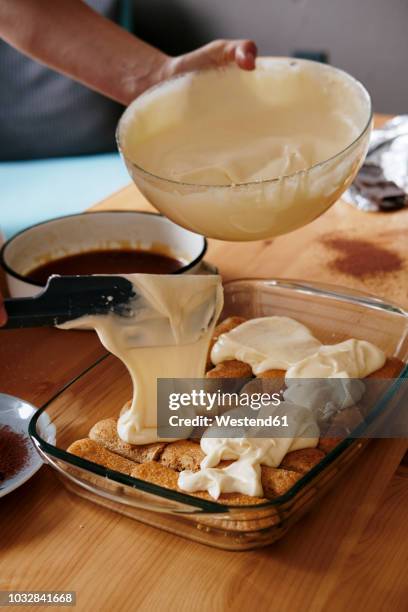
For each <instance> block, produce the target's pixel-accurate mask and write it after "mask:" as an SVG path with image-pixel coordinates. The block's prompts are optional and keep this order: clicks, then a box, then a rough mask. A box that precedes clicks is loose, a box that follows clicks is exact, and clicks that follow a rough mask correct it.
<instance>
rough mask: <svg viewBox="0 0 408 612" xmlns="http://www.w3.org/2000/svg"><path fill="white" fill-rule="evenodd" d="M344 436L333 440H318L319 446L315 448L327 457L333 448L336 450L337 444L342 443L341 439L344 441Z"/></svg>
mask: <svg viewBox="0 0 408 612" xmlns="http://www.w3.org/2000/svg"><path fill="white" fill-rule="evenodd" d="M344 437H345V436H344V435H343V436H340V435H339V437H337V438H335V437H333V438H320V440H319V444H318V445H317V448H318V449H319V450H321V451H322V452H323V453H325V455H327V454H328V453H330V451H332V450H333V448H336V446H337V445H338V444H340V442H341V441H342V439H344Z"/></svg>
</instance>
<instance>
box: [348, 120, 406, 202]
mask: <svg viewBox="0 0 408 612" xmlns="http://www.w3.org/2000/svg"><path fill="white" fill-rule="evenodd" d="M367 163H368V164H375V165H376V166H377V167H378V168H380V169H381V170H382V174H383V176H384V179H385V180H386V181H391V182H392V183H395V185H396V186H397V187H399V188H400V189H402V190H403V191H404V192H405V194H408V115H400V116H398V117H394V118H393V119H391V120H390V121H388V122H387V123H385V124H384V125H383V126H382V127H381V129H378V130H373V132H372V134H371V138H370V145H369V148H368V153H367V158H366V161H365V164H364V165H366V164H367ZM343 197H344V199H345V200H346V201H347V202H348V203H349V204H352V205H353V206H355V207H357V208H358V209H360V210H364V211H367V212H379V211H383V210H384V208H382V207H381V206H380V205H379V204H378V202H375V201H373V200H372V199H369V198H368V197H366V195H364V193H363V192H362V190H361V189H360V188H359V184H358V181H356V183H353V185H352V186H351V187H350V189H349V190H348V191H347V192H346V193H345V194H344V196H343ZM407 204H408V197H405V205H407ZM398 208H401V206H395V207H392V206H390V207H389V208H388V210H397V209H398Z"/></svg>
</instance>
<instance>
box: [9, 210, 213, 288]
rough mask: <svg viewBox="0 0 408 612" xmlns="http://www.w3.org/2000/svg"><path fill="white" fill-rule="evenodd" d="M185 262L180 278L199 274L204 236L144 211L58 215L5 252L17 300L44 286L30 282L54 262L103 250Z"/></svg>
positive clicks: (30, 229) (23, 235)
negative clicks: (151, 253)
mask: <svg viewBox="0 0 408 612" xmlns="http://www.w3.org/2000/svg"><path fill="white" fill-rule="evenodd" d="M155 245H157V248H158V247H161V246H162V247H163V249H164V252H166V253H167V252H168V253H170V254H171V255H172V256H174V257H175V258H177V259H179V260H181V261H182V262H185V265H183V266H182V267H181V268H179V269H178V270H177V271H176V272H175V274H183V273H190V274H191V273H192V274H194V273H197V272H198V269H199V267H200V265H201V262H202V259H203V257H204V255H205V252H206V250H207V241H206V239H205V238H204V237H203V236H200V235H199V234H195V233H193V232H191V231H189V230H186V229H184V228H182V227H180V226H178V225H176V224H175V223H173V222H172V221H170V220H169V219H167V218H166V217H163V216H162V215H159V214H156V213H149V212H142V211H129V212H128V211H98V212H90V213H81V214H77V215H69V216H66V217H58V218H56V219H51V220H49V221H45V222H44V223H39V224H37V225H32V226H31V227H28V228H27V229H25V230H23V231H21V232H20V233H18V234H16V235H15V236H13V237H12V238H10V240H8V241H7V242H6V243H5V244H4V245H3V247H2V249H1V251H0V265H1V266H2V267H3V269H4V271H5V273H6V277H7V283H8V287H9V291H10V295H11V296H12V297H27V296H32V295H36V294H37V293H39V292H40V291H41V290H42V286H41V285H40V284H38V283H34V282H33V281H31V280H29V279H28V278H27V273H29V272H30V271H31V270H33V269H34V268H36V267H38V266H40V265H41V264H44V263H46V262H48V261H52V260H53V259H58V258H60V257H66V256H67V255H73V254H75V253H80V252H83V251H89V250H98V249H110V248H112V249H115V248H126V249H132V248H135V249H152V250H154V247H155Z"/></svg>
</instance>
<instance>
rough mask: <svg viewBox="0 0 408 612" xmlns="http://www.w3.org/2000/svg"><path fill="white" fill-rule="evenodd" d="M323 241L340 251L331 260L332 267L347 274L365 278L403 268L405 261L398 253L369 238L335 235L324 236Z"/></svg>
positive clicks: (329, 246)
mask: <svg viewBox="0 0 408 612" xmlns="http://www.w3.org/2000/svg"><path fill="white" fill-rule="evenodd" d="M321 242H322V243H323V244H324V246H326V247H328V248H329V249H331V250H333V251H337V253H338V256H337V257H336V258H335V259H334V260H333V261H331V262H329V264H328V265H329V266H330V268H332V269H334V270H336V271H337V272H341V273H342V274H346V275H347V276H353V277H354V278H364V277H367V276H375V275H376V274H387V273H390V272H398V271H399V270H401V269H402V268H403V264H404V262H403V259H402V258H401V257H400V256H399V255H398V253H394V252H393V251H391V250H389V249H386V248H384V247H381V246H378V245H376V244H374V243H372V242H369V241H367V240H361V239H357V238H342V237H334V236H333V237H326V238H323V239H322V240H321Z"/></svg>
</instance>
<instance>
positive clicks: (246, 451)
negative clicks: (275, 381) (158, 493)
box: [178, 402, 319, 499]
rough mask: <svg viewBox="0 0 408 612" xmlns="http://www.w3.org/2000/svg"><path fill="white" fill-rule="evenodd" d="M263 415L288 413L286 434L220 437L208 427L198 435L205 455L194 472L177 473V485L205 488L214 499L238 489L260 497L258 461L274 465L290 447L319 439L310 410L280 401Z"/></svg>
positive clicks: (306, 445)
mask: <svg viewBox="0 0 408 612" xmlns="http://www.w3.org/2000/svg"><path fill="white" fill-rule="evenodd" d="M262 412H263V415H260V416H266V415H267V414H271V412H272V413H273V414H288V412H290V414H291V418H290V426H289V428H288V433H287V436H285V437H284V438H283V437H277V438H250V437H242V438H221V437H215V436H216V435H217V428H216V427H211V428H210V429H209V430H207V432H206V434H204V436H203V437H202V439H201V449H202V451H203V452H204V453H205V455H206V456H205V457H204V459H203V461H202V462H201V466H200V470H199V471H198V472H191V471H188V470H185V471H184V472H181V473H180V476H179V480H178V485H179V487H180V489H183V490H185V491H188V492H194V491H208V492H209V494H210V495H211V496H212V497H214V498H215V499H218V497H219V496H220V495H221V493H234V492H237V493H242V494H244V495H252V496H257V497H261V496H262V495H263V489H262V482H261V465H267V466H269V467H278V465H280V464H281V462H282V460H283V458H284V456H285V455H286V454H287V453H288V452H290V451H294V450H298V449H302V448H314V447H315V446H317V443H318V440H319V427H318V426H317V423H316V420H315V418H314V416H313V414H312V412H311V411H310V410H308V409H307V408H304V407H302V406H295V405H291V404H290V403H289V402H282V403H281V404H280V405H279V406H277V407H274V408H273V409H272V410H270V409H269V410H268V409H265V410H264V409H263V410H262ZM229 459H231V460H233V461H234V463H231V464H230V465H229V466H227V467H221V468H220V467H216V466H218V464H219V463H220V461H223V460H229Z"/></svg>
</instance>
